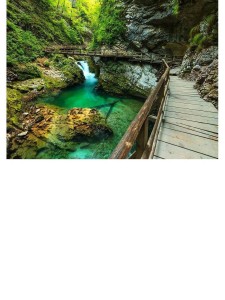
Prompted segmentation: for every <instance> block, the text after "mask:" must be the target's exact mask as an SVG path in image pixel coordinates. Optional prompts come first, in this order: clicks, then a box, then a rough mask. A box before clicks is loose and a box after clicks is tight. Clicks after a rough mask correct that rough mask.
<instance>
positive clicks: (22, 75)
mask: <svg viewBox="0 0 225 300" xmlns="http://www.w3.org/2000/svg"><path fill="white" fill-rule="evenodd" d="M12 71H13V72H14V73H15V74H16V75H17V80H19V81H23V80H27V79H33V78H40V77H41V72H40V70H39V69H38V67H37V66H36V65H35V64H31V63H28V64H23V65H17V66H15V67H14V68H13V69H12Z"/></svg>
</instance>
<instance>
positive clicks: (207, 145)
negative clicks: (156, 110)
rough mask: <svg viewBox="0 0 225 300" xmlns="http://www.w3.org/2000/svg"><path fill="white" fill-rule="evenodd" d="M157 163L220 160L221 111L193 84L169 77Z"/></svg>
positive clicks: (156, 156)
mask: <svg viewBox="0 0 225 300" xmlns="http://www.w3.org/2000/svg"><path fill="white" fill-rule="evenodd" d="M153 158H154V159H217V158H218V111H217V109H216V108H215V107H214V106H213V105H212V104H211V103H209V102H206V101H204V100H203V99H202V98H201V97H200V96H199V94H198V92H197V90H196V89H194V84H193V82H190V81H186V80H182V79H180V78H178V77H177V76H170V84H169V95H168V99H167V102H166V106H165V109H164V117H163V121H162V124H161V127H160V131H159V135H158V138H157V144H156V149H155V152H154V156H153Z"/></svg>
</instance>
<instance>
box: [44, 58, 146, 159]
mask: <svg viewBox="0 0 225 300" xmlns="http://www.w3.org/2000/svg"><path fill="white" fill-rule="evenodd" d="M78 66H79V67H80V68H81V69H82V71H83V73H84V76H85V79H86V80H85V82H84V83H83V84H82V85H80V86H76V87H70V88H68V89H65V90H64V91H62V92H61V93H60V94H58V95H57V96H55V97H46V98H42V99H40V100H39V103H43V104H45V105H46V104H49V105H54V106H57V107H60V108H64V109H65V110H70V109H72V108H95V109H97V110H99V111H100V112H101V113H102V114H103V115H104V117H105V120H106V121H107V124H108V125H109V126H110V128H111V129H112V130H113V136H111V137H110V138H107V139H105V140H101V141H98V142H93V143H77V147H76V149H75V151H73V152H71V151H68V152H67V154H66V157H65V153H64V154H63V157H62V158H74V159H96V158H100V159H101V158H103V159H104V158H109V156H110V154H111V153H112V151H113V150H114V148H115V147H116V145H117V144H118V142H119V141H120V139H121V138H122V136H123V134H124V133H125V131H126V130H127V128H128V126H129V125H130V123H131V122H132V121H133V119H134V117H135V116H136V114H137V113H138V111H139V110H140V108H141V106H142V105H143V102H142V101H140V100H137V99H134V98H119V97H112V96H110V95H107V94H103V93H98V91H97V90H96V86H97V83H98V79H97V78H96V77H95V74H94V73H91V72H90V71H89V66H88V64H87V62H85V61H80V62H78ZM44 156H45V153H43V152H42V157H44ZM48 156H51V155H50V154H48V153H46V157H44V158H52V157H48ZM57 158H60V155H59V157H57Z"/></svg>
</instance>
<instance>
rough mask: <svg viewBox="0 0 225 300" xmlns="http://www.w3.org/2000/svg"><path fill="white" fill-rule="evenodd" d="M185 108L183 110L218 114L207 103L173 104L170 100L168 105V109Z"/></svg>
mask: <svg viewBox="0 0 225 300" xmlns="http://www.w3.org/2000/svg"><path fill="white" fill-rule="evenodd" d="M167 107H168V108H173V109H174V108H177V107H178V108H183V109H190V110H196V111H197V110H200V111H201V110H204V111H211V112H217V109H216V108H215V107H214V106H213V105H212V104H211V103H208V102H207V103H206V104H204V105H201V104H192V103H173V102H172V101H170V100H168V102H167V104H166V108H167Z"/></svg>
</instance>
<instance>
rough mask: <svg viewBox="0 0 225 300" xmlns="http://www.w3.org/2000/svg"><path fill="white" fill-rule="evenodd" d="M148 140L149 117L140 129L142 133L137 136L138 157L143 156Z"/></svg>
mask: <svg viewBox="0 0 225 300" xmlns="http://www.w3.org/2000/svg"><path fill="white" fill-rule="evenodd" d="M147 142H148V118H147V119H146V120H145V122H144V124H143V125H142V128H141V130H140V133H139V135H138V137H137V140H136V143H137V149H136V156H135V158H136V159H139V158H141V156H142V154H143V152H144V150H145V147H146V145H147Z"/></svg>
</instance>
